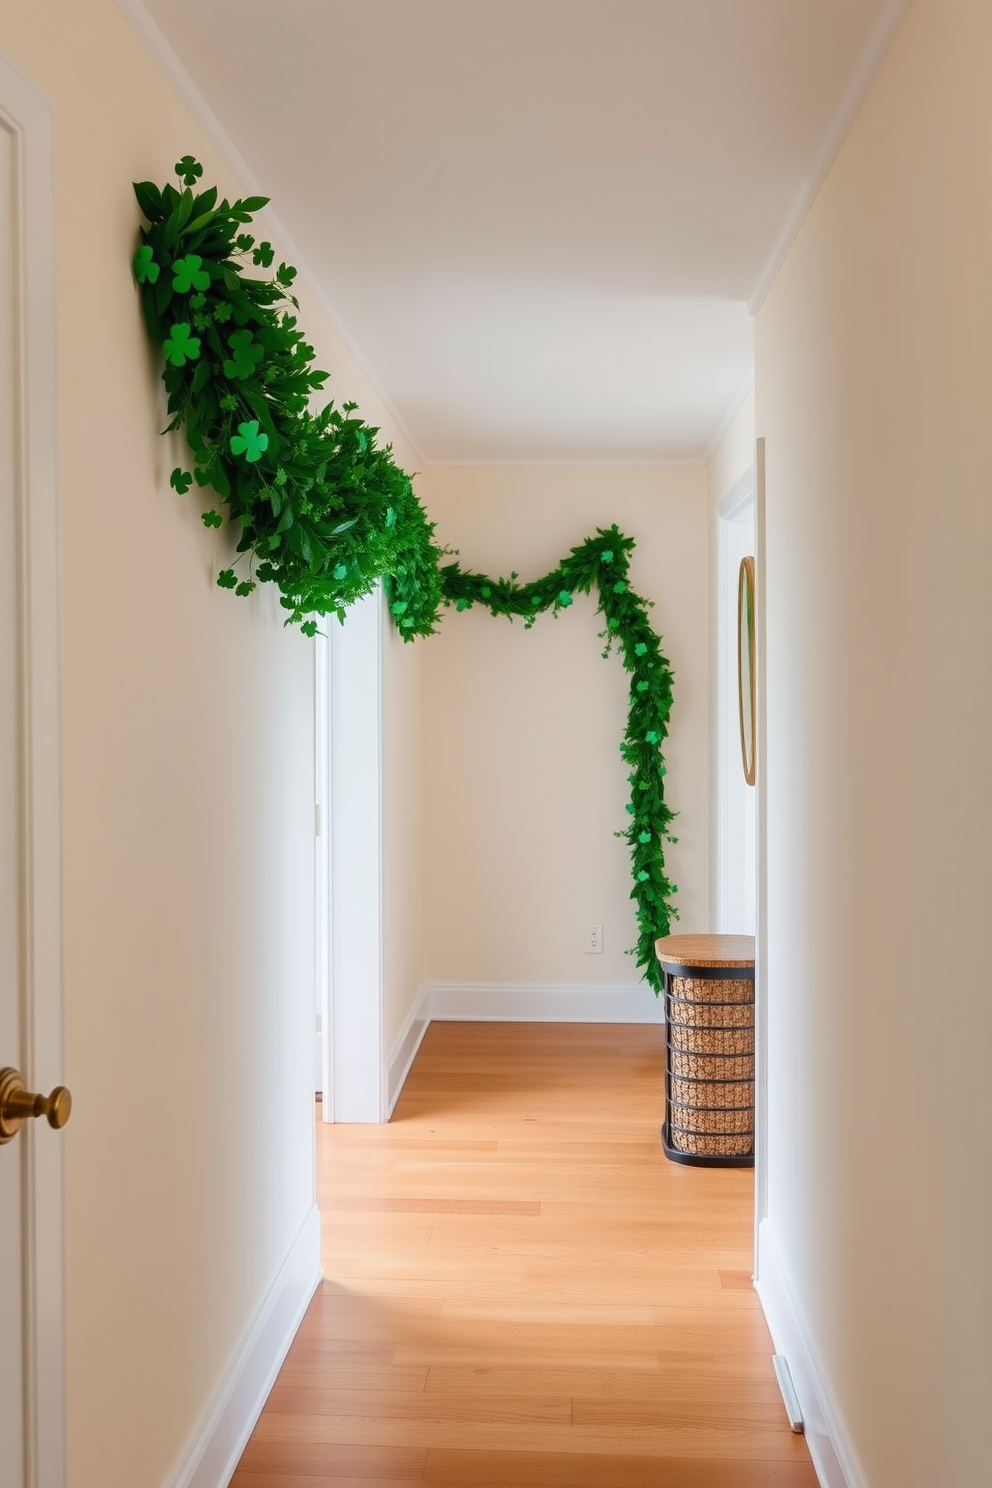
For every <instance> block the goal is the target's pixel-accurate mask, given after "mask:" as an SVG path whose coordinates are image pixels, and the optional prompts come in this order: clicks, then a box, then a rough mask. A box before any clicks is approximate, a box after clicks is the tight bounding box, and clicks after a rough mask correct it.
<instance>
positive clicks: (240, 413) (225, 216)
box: [134, 155, 442, 640]
mask: <svg viewBox="0 0 992 1488" xmlns="http://www.w3.org/2000/svg"><path fill="white" fill-rule="evenodd" d="M176 173H177V175H178V176H179V177H180V179H181V181H182V183H183V189H177V188H176V187H175V186H171V185H166V186H164V187H161V188H160V187H158V186H156V185H154V184H153V183H152V182H151V181H142V182H138V183H136V185H135V187H134V192H135V196H136V197H137V200H138V205H139V206H140V208H141V211H142V212H143V214H144V217H145V220H146V222H147V224H148V225H147V226H146V227H144V228H143V229H142V232H141V246H140V247H139V248H138V251H137V253H136V254H135V257H134V275H135V279H136V280H137V282H138V285H139V288H140V291H141V301H142V305H143V308H144V313H145V321H146V324H147V326H148V330H149V332H150V333H151V335H152V337H153V338H154V340H155V341H156V342H157V343H158V345H159V346H161V348H162V352H163V355H164V357H165V371H164V372H163V380H164V382H165V386H166V390H167V392H168V397H169V403H168V406H169V413H170V415H171V422H170V424H169V429H170V430H171V429H178V428H181V429H183V430H184V431H185V434H186V438H187V440H188V442H189V447H190V450H191V451H192V454H193V466H194V468H193V470H192V471H188V470H183V469H182V468H178V469H177V470H175V471H173V473H172V485H173V487H174V488H175V489H176V490H177V491H180V492H183V491H186V490H188V489H189V488H190V486H192V485H193V483H194V481H195V483H196V486H197V487H198V488H203V487H208V486H209V487H211V488H212V489H213V491H215V492H216V493H217V495H218V496H219V497H220V499H221V501H222V502H223V503H224V504H225V505H226V508H227V513H228V515H229V516H230V518H231V520H232V521H233V522H235V523H236V524H237V525H238V526H239V528H240V532H241V539H240V542H239V544H238V552H239V554H240V555H241V557H239V559H238V563H239V564H240V563H244V564H245V565H246V567H247V573H245V574H243V575H242V576H241V578H240V580H239V578H238V575H237V574H236V573H235V572H234V569H224V570H223V571H222V572H221V574H220V575H219V576H218V580H217V582H218V583H219V584H220V586H221V588H224V589H233V590H234V592H235V593H236V594H239V595H247V594H250V593H251V591H252V590H253V589H254V588H255V585H256V583H274V584H276V585H277V586H278V588H279V591H280V594H281V601H280V602H281V604H282V605H283V607H284V608H285V609H286V610H287V611H288V620H287V623H294V622H295V623H297V624H299V625H300V626H301V628H302V629H303V630H304V631H305V632H306V633H307V634H308V635H313V634H314V633H315V632H316V629H317V621H316V618H315V617H317V616H321V615H337V616H338V617H339V618H340V619H342V620H343V619H344V615H345V612H346V610H347V609H348V607H349V605H351V604H352V603H354V601H355V600H356V599H359V598H361V596H362V595H364V594H368V593H370V592H371V590H372V589H373V588H374V587H375V585H376V583H377V582H378V580H379V579H380V578H385V579H386V580H387V583H388V585H389V588H390V596H391V598H392V600H393V602H394V604H395V603H402V605H403V609H402V611H401V612H399V613H398V614H397V624H398V626H399V629H400V631H401V633H402V635H403V636H404V637H405V638H406V639H407V640H411V639H413V637H414V636H418V635H430V634H431V632H432V631H433V630H434V628H435V624H436V619H437V612H438V606H439V605H440V603H441V582H440V576H439V571H438V563H439V560H440V559H441V557H442V550H441V549H440V548H439V547H438V546H437V545H436V544H435V543H434V541H433V532H434V528H433V525H432V524H431V523H430V522H428V520H427V517H426V514H425V512H424V510H423V507H422V506H421V505H420V503H419V501H418V500H417V498H416V496H415V495H414V493H413V488H412V486H411V483H410V477H409V476H408V475H407V474H406V473H405V472H404V471H402V470H401V469H400V468H399V467H398V466H397V465H396V463H395V462H394V460H393V458H392V452H391V450H390V449H389V448H388V447H386V448H380V447H379V446H378V444H377V442H376V441H377V435H378V432H379V431H378V430H377V429H374V428H370V427H369V425H368V424H366V423H364V422H363V421H362V420H361V419H360V418H357V417H356V416H355V406H356V405H355V404H354V403H345V404H344V405H343V406H342V407H341V408H340V409H339V408H337V407H335V405H334V403H333V402H330V403H328V404H327V405H326V407H324V408H323V409H321V410H320V411H319V412H314V411H313V410H312V409H311V406H310V405H311V398H312V396H313V394H314V393H316V392H318V391H319V390H320V389H321V388H322V387H323V385H324V383H325V382H326V381H327V373H326V372H321V371H319V370H317V369H316V368H315V367H314V366H313V349H312V348H311V347H310V346H308V345H307V343H306V341H305V339H304V337H303V333H302V332H301V331H300V329H299V327H298V325H297V320H296V316H295V314H294V313H293V311H294V310H298V308H299V306H298V305H297V302H296V300H295V299H294V298H293V296H292V294H291V287H292V284H293V280H294V279H295V277H296V270H295V269H294V268H293V267H292V266H291V265H289V264H285V263H284V264H280V265H279V267H278V269H277V270H276V273H275V277H274V278H273V279H259V278H256V277H253V276H251V275H249V274H248V273H246V272H245V269H246V267H247V265H248V264H249V263H250V264H251V265H253V266H255V267H262V268H270V267H271V265H272V263H273V261H274V257H275V255H274V253H273V251H272V245H271V244H270V243H267V242H262V243H256V242H255V239H254V237H253V236H252V234H251V233H248V232H246V231H245V226H246V224H248V223H250V222H251V218H252V214H253V213H254V212H257V211H259V210H260V208H262V207H263V206H265V203H266V198H265V197H260V196H258V197H248V198H246V199H244V200H239V201H235V202H228V201H226V200H224V201H218V194H217V190H216V187H211V188H210V189H209V190H207V191H203V192H200V193H199V194H198V195H194V191H193V188H194V187H195V185H196V182H197V181H198V179H199V177H200V176H202V174H203V167H202V166H201V165H200V163H199V161H197V160H195V159H194V158H193V157H192V156H191V155H184V156H183V158H182V159H181V160H180V161H179V162H178V163H177V165H176ZM203 520H204V522H205V523H206V525H207V526H218V527H219V526H220V525H221V523H222V520H223V519H222V517H221V515H220V513H219V512H218V511H216V510H213V509H211V510H210V511H207V512H204V513H203Z"/></svg>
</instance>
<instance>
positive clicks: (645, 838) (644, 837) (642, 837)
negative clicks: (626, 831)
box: [637, 832, 651, 842]
mask: <svg viewBox="0 0 992 1488" xmlns="http://www.w3.org/2000/svg"><path fill="white" fill-rule="evenodd" d="M637 840H638V842H650V841H651V833H650V832H641V833H640V834H639V836H638V838H637Z"/></svg>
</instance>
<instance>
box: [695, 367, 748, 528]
mask: <svg viewBox="0 0 992 1488" xmlns="http://www.w3.org/2000/svg"><path fill="white" fill-rule="evenodd" d="M753 462H754V390H753V388H752V390H751V392H749V393H748V395H747V397H746V398H745V399H744V401H743V403H742V404H741V406H740V408H739V409H738V410H737V412H736V413H735V414H734V417H733V419H732V421H731V423H730V426H729V428H728V429H727V431H726V433H725V434H724V436H723V438H722V439H721V440H720V443H719V444H718V445H717V447H716V449H715V450H714V451H713V454H712V455H711V457H710V459H709V461H708V463H707V466H706V485H707V490H708V492H709V498H710V505H711V507H712V508H713V511H714V514H715V512H716V507H717V503H718V502H720V501H722V500H723V498H724V496H726V494H727V492H728V491H730V490H732V489H733V487H734V485H735V484H736V482H737V481H739V480H740V478H741V476H742V475H744V474H746V472H747V471H748V470H750V468H751V465H752V464H753Z"/></svg>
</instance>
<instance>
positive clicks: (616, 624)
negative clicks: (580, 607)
mask: <svg viewBox="0 0 992 1488" xmlns="http://www.w3.org/2000/svg"><path fill="white" fill-rule="evenodd" d="M606 623H607V625H608V626H609V627H610V629H611V630H619V629H620V621H619V620H618V619H617V617H616V616H615V615H611V616H610V618H609V620H607V622H606Z"/></svg>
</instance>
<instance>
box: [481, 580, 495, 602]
mask: <svg viewBox="0 0 992 1488" xmlns="http://www.w3.org/2000/svg"><path fill="white" fill-rule="evenodd" d="M479 593H480V594H481V595H482V597H483V599H492V597H493V591H492V590H491V589H490V587H489V585H488V584H483V586H482V588H481V589H480V590H479Z"/></svg>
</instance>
